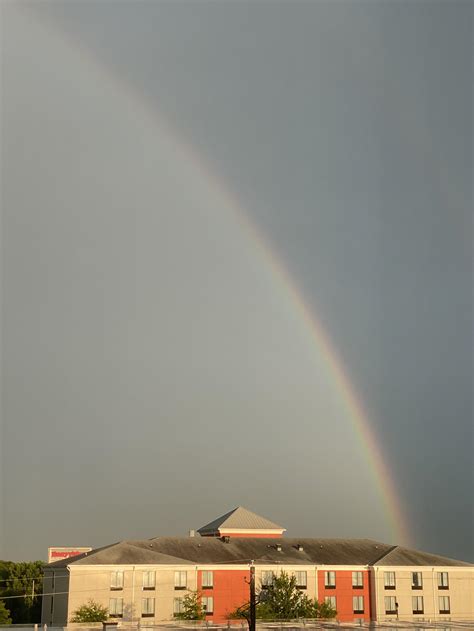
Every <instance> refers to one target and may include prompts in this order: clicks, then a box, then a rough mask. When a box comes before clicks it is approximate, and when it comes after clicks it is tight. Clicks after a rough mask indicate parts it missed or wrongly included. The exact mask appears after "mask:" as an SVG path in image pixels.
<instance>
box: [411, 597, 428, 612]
mask: <svg viewBox="0 0 474 631" xmlns="http://www.w3.org/2000/svg"><path fill="white" fill-rule="evenodd" d="M420 603H421V609H420ZM411 610H412V613H414V614H418V615H420V614H423V613H425V602H424V600H423V596H412V597H411Z"/></svg>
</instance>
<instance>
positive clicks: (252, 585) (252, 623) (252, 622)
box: [249, 565, 256, 631]
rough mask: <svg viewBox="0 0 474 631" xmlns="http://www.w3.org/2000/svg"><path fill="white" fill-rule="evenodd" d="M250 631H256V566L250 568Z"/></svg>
mask: <svg viewBox="0 0 474 631" xmlns="http://www.w3.org/2000/svg"><path fill="white" fill-rule="evenodd" d="M249 631H256V605H255V566H254V565H251V566H250V621H249Z"/></svg>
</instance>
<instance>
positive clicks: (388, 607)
mask: <svg viewBox="0 0 474 631" xmlns="http://www.w3.org/2000/svg"><path fill="white" fill-rule="evenodd" d="M384 604H385V615H386V616H390V615H393V614H396V613H397V599H396V597H395V596H385V603H384ZM392 605H393V607H392Z"/></svg>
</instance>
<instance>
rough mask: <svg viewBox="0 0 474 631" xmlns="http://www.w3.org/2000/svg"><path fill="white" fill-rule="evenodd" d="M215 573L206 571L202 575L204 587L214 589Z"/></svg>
mask: <svg viewBox="0 0 474 631" xmlns="http://www.w3.org/2000/svg"><path fill="white" fill-rule="evenodd" d="M213 584H214V581H213V573H212V572H210V571H205V572H203V573H202V586H203V587H213Z"/></svg>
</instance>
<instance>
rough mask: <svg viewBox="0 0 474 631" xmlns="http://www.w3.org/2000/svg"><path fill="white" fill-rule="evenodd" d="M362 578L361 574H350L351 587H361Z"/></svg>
mask: <svg viewBox="0 0 474 631" xmlns="http://www.w3.org/2000/svg"><path fill="white" fill-rule="evenodd" d="M362 586H363V578H362V572H352V587H362Z"/></svg>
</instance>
